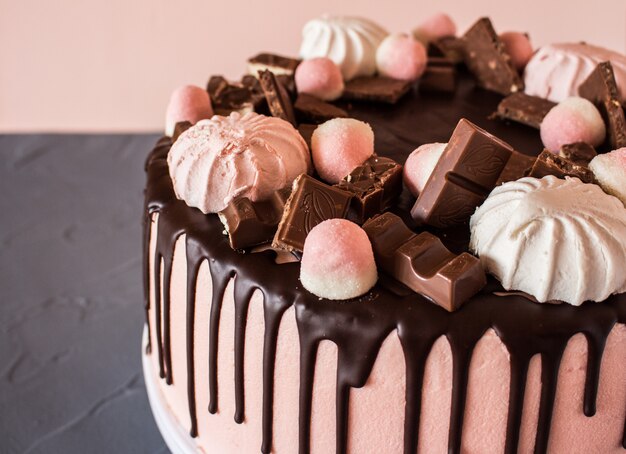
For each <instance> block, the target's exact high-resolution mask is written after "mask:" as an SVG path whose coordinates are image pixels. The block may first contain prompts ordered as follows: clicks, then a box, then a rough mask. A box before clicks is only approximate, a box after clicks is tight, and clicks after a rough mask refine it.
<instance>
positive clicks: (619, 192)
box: [589, 147, 626, 206]
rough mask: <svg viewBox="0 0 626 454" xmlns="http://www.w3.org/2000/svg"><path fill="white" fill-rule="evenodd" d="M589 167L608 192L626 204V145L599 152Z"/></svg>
mask: <svg viewBox="0 0 626 454" xmlns="http://www.w3.org/2000/svg"><path fill="white" fill-rule="evenodd" d="M589 169H591V171H592V172H593V174H594V176H595V177H596V180H597V181H598V183H599V184H600V186H601V187H602V189H604V192H606V193H607V194H611V195H614V196H615V197H617V198H618V199H620V200H621V201H622V203H623V204H624V206H626V147H623V148H619V149H617V150H613V151H611V152H610V153H604V154H599V155H598V156H596V157H595V158H593V159H592V160H591V162H590V163H589Z"/></svg>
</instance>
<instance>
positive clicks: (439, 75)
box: [419, 57, 457, 92]
mask: <svg viewBox="0 0 626 454" xmlns="http://www.w3.org/2000/svg"><path fill="white" fill-rule="evenodd" d="M456 77H457V74H456V67H455V66H454V63H453V62H452V61H451V60H448V59H447V58H443V57H430V58H429V59H428V65H427V66H426V70H425V71H424V74H422V77H421V78H420V84H419V89H420V90H421V91H425V92H429V91H434V92H454V91H455V90H456Z"/></svg>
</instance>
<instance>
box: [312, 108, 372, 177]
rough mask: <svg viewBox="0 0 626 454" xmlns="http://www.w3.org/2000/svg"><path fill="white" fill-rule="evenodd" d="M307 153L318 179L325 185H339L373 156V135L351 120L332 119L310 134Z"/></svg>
mask: <svg viewBox="0 0 626 454" xmlns="http://www.w3.org/2000/svg"><path fill="white" fill-rule="evenodd" d="M311 153H312V156H313V164H314V165H315V170H317V173H318V174H319V176H320V177H322V179H323V180H324V181H326V182H328V183H332V184H334V183H339V182H340V181H341V179H342V178H343V177H345V176H346V175H348V174H349V173H350V172H351V171H352V170H353V169H354V168H355V167H357V166H359V165H361V164H363V163H364V162H365V160H366V159H368V158H369V157H370V156H372V154H374V132H373V131H372V128H371V127H370V125H368V124H367V123H364V122H362V121H359V120H355V119H354V118H335V119H334V120H329V121H327V122H325V123H323V124H321V125H319V126H318V127H317V129H316V130H315V131H314V132H313V136H312V137H311Z"/></svg>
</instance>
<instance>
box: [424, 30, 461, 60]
mask: <svg viewBox="0 0 626 454" xmlns="http://www.w3.org/2000/svg"><path fill="white" fill-rule="evenodd" d="M428 56H429V59H430V57H444V58H446V59H448V60H450V61H451V62H452V63H453V64H455V65H457V64H459V63H462V62H463V60H464V58H465V44H464V41H463V39H461V38H457V37H456V36H444V37H441V38H439V39H436V40H434V41H431V42H429V43H428Z"/></svg>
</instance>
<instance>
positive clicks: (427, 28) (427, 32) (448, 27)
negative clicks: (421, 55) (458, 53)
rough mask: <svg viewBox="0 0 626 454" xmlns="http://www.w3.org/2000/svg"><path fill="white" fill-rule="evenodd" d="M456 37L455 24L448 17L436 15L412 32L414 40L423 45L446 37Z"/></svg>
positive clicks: (441, 14) (442, 14)
mask: <svg viewBox="0 0 626 454" xmlns="http://www.w3.org/2000/svg"><path fill="white" fill-rule="evenodd" d="M454 35H456V24H455V23H454V21H453V20H452V18H451V17H450V16H448V15H447V14H444V13H437V14H434V15H432V16H430V17H429V18H428V19H426V20H425V21H423V22H422V23H421V24H420V25H418V26H417V28H416V29H415V30H413V36H415V39H418V40H420V41H421V42H423V43H424V44H426V43H428V42H429V41H434V40H436V39H439V38H444V37H446V36H454Z"/></svg>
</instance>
